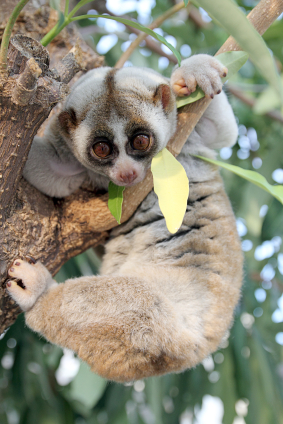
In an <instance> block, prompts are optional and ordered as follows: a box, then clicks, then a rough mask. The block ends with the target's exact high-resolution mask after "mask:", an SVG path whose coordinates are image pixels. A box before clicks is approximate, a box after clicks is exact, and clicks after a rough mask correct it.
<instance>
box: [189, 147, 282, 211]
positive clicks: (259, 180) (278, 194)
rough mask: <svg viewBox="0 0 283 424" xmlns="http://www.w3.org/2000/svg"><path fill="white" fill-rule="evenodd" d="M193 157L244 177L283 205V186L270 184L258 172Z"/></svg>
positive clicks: (201, 157) (200, 157)
mask: <svg viewBox="0 0 283 424" xmlns="http://www.w3.org/2000/svg"><path fill="white" fill-rule="evenodd" d="M193 156H195V157H197V158H199V159H202V160H205V161H206V162H209V163H212V164H213V165H217V166H221V167H222V168H224V169H227V170H228V171H231V172H234V174H236V175H239V177H242V178H244V179H245V180H247V181H249V182H250V183H253V184H255V185H257V186H258V187H260V188H262V189H263V190H265V191H267V192H268V193H270V194H271V195H272V196H274V197H275V198H276V199H277V200H279V202H281V203H282V204H283V186H282V185H276V186H273V185H271V184H269V183H268V182H267V181H266V179H265V178H264V176H263V175H261V174H259V173H258V172H255V171H249V170H247V169H243V168H240V167H239V166H235V165H230V164H229V163H225V162H221V161H219V160H214V159H208V158H205V157H203V156H199V155H193Z"/></svg>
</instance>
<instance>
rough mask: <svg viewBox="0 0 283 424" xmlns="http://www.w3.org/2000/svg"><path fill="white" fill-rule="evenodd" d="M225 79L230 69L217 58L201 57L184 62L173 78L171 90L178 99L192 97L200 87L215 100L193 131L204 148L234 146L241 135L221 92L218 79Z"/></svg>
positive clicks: (175, 71) (204, 55) (225, 98)
mask: <svg viewBox="0 0 283 424" xmlns="http://www.w3.org/2000/svg"><path fill="white" fill-rule="evenodd" d="M226 75H227V68H226V67H225V66H224V65H222V64H221V63H220V62H219V61H218V60H217V59H216V58H214V57H212V56H209V55H206V54H199V55H196V56H192V57H190V58H188V59H185V60H183V61H182V63H181V66H180V67H179V68H175V70H174V71H173V73H172V76H171V86H172V88H173V91H174V92H175V94H176V95H177V96H180V97H181V96H188V95H190V94H191V93H193V92H194V91H195V89H196V87H197V85H198V86H199V87H201V88H202V90H203V91H204V93H205V95H206V96H207V97H211V98H212V99H213V100H212V102H211V103H210V105H209V106H208V108H207V109H206V111H205V113H204V115H203V116H202V118H201V119H200V121H199V122H198V124H197V125H196V127H195V130H194V132H196V133H197V135H198V137H197V138H198V141H199V139H200V140H201V143H202V144H204V145H205V146H207V147H209V148H211V149H218V148H221V147H224V146H225V147H226V146H232V145H233V144H235V142H236V139H237V135H238V127H237V123H236V120H235V116H234V114H233V110H232V108H231V106H230V104H229V102H228V99H227V97H226V95H225V93H223V92H221V91H222V82H221V79H220V78H219V76H220V77H225V76H226ZM216 94H217V95H216ZM192 137H194V134H192ZM193 142H195V141H193Z"/></svg>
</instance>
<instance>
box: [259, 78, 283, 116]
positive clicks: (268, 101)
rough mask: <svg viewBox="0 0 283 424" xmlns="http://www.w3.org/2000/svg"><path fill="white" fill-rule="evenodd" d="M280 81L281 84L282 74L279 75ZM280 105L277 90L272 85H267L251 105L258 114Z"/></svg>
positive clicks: (282, 80)
mask: <svg viewBox="0 0 283 424" xmlns="http://www.w3.org/2000/svg"><path fill="white" fill-rule="evenodd" d="M281 82H282V84H283V75H281ZM279 106H280V99H279V97H278V94H277V92H276V91H275V90H274V88H273V87H270V86H269V87H267V88H266V90H264V91H263V92H262V93H261V94H260V95H259V96H258V97H257V99H256V102H255V105H254V107H253V111H254V113H257V114H259V115H261V114H264V113H266V112H269V111H270V110H273V109H276V108H277V107H279Z"/></svg>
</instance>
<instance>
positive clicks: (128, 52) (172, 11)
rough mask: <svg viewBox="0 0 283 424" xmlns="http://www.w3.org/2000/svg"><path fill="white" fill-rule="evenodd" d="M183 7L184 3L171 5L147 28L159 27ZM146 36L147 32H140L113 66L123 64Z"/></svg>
mask: <svg viewBox="0 0 283 424" xmlns="http://www.w3.org/2000/svg"><path fill="white" fill-rule="evenodd" d="M183 7H184V3H183V2H182V3H178V4H176V5H175V6H173V7H171V8H170V9H169V10H167V11H166V12H165V13H163V14H162V15H160V16H158V18H157V19H155V21H153V22H152V23H151V24H150V25H149V27H148V28H149V29H154V28H157V27H159V26H160V25H162V23H163V22H164V21H165V20H166V19H168V18H170V17H171V16H172V15H174V14H175V13H177V12H179V10H181V9H183ZM146 37H147V34H145V33H140V34H139V35H138V36H137V38H136V39H135V40H134V41H133V42H132V43H131V44H130V46H129V47H128V48H127V50H126V51H125V52H124V53H123V54H122V56H121V57H120V59H119V60H118V62H117V63H116V65H115V68H122V67H123V65H124V64H125V62H126V61H127V60H128V59H129V57H130V56H131V54H132V53H133V52H134V50H135V49H136V48H137V47H138V46H139V44H140V43H141V42H142V41H143V40H145V39H146Z"/></svg>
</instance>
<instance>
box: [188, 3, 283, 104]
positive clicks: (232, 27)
mask: <svg viewBox="0 0 283 424" xmlns="http://www.w3.org/2000/svg"><path fill="white" fill-rule="evenodd" d="M196 3H197V4H198V5H199V6H201V7H202V8H203V9H205V10H206V11H207V13H209V15H210V16H211V17H212V18H213V19H215V20H216V21H217V23H219V24H220V25H221V26H222V27H223V28H224V29H225V30H226V31H227V32H228V33H229V34H231V35H232V36H233V37H234V38H235V40H236V41H237V43H239V45H240V46H241V47H242V49H243V50H245V51H246V52H247V53H248V54H249V56H250V59H251V61H252V62H253V63H254V65H255V66H256V67H257V68H258V69H259V71H260V72H261V73H262V75H263V76H264V78H265V79H266V80H267V81H268V82H269V84H270V85H271V86H273V87H274V89H275V90H276V92H277V93H278V94H279V96H280V99H281V103H282V104H283V87H282V84H281V82H280V79H279V76H278V73H277V70H276V66H275V62H274V60H273V58H272V56H271V53H270V51H269V49H268V47H267V45H266V44H265V42H264V40H263V38H262V37H261V36H260V35H259V33H258V32H257V31H256V29H255V28H254V26H253V25H252V24H251V23H250V22H249V20H248V19H247V18H246V16H245V14H244V13H243V12H242V10H241V9H240V8H239V7H238V6H237V5H236V3H235V2H234V1H232V0H213V1H211V0H197V1H196Z"/></svg>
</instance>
